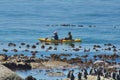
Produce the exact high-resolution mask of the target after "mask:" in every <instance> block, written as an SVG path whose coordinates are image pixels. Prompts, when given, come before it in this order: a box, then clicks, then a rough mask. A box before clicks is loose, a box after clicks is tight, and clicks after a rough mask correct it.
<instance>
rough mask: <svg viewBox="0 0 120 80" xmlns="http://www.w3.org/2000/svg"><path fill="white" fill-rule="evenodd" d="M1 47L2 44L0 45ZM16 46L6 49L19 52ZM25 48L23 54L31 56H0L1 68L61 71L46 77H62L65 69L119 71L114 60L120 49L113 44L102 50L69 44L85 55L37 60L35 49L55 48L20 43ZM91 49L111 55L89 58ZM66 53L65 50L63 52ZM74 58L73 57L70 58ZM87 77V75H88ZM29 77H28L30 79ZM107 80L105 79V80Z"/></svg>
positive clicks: (12, 45)
mask: <svg viewBox="0 0 120 80" xmlns="http://www.w3.org/2000/svg"><path fill="white" fill-rule="evenodd" d="M1 45H3V44H1ZM16 46H17V45H16V44H15V43H9V44H8V48H10V47H14V49H12V50H11V51H13V52H14V53H16V52H19V51H18V50H17V49H15V47H16ZM22 46H23V47H25V46H26V49H25V52H30V53H31V56H26V55H25V54H14V55H10V56H8V55H7V54H0V63H1V64H2V66H3V65H4V66H5V67H7V68H9V69H11V70H13V71H15V70H31V69H54V68H57V69H61V72H48V73H47V75H48V76H63V75H64V73H62V70H66V69H70V68H71V69H76V68H78V69H84V68H86V69H87V68H90V67H92V68H98V67H102V68H103V67H104V69H106V70H107V71H108V73H112V72H114V71H116V70H117V68H119V69H120V63H119V62H116V61H115V60H116V59H120V55H119V54H118V53H119V51H120V49H119V48H117V47H116V46H114V45H113V44H110V43H109V44H104V47H103V48H102V46H101V45H93V47H92V48H84V47H82V46H79V47H78V46H77V47H76V46H75V45H74V44H70V45H69V46H70V47H71V49H72V50H73V51H75V52H78V51H81V52H84V53H85V54H83V55H79V54H70V53H69V54H68V53H60V54H56V53H53V54H49V55H47V56H46V55H43V54H41V56H40V57H39V58H38V57H36V54H38V53H39V52H38V51H36V47H38V46H39V47H41V49H45V47H46V46H47V47H48V48H46V49H47V50H45V51H47V52H48V51H50V50H52V49H54V50H56V51H57V48H56V47H55V48H53V46H51V45H50V44H49V43H45V44H44V45H43V44H41V45H40V43H36V45H32V46H30V45H29V44H26V43H21V46H19V48H22ZM30 47H31V48H32V50H33V51H30V50H29V48H30ZM91 49H92V50H93V51H95V52H98V53H99V52H100V50H101V51H103V52H105V51H108V52H109V51H111V52H112V54H94V55H92V56H90V55H89V54H87V53H89V52H91ZM2 50H3V52H5V53H7V52H8V51H10V50H8V49H2ZM65 51H67V50H65ZM71 56H74V57H71ZM88 76H89V75H88ZM30 77H31V76H29V78H30ZM0 80H1V79H0ZM106 80H107V79H106Z"/></svg>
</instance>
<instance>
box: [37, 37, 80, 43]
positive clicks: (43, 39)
mask: <svg viewBox="0 0 120 80" xmlns="http://www.w3.org/2000/svg"><path fill="white" fill-rule="evenodd" d="M38 40H40V41H41V42H53V43H58V42H81V41H82V40H81V39H74V40H65V39H62V40H53V39H46V38H38Z"/></svg>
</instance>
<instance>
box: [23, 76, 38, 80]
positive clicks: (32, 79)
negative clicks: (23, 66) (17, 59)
mask: <svg viewBox="0 0 120 80" xmlns="http://www.w3.org/2000/svg"><path fill="white" fill-rule="evenodd" d="M25 80H37V79H36V78H34V77H32V76H28V77H26V78H25Z"/></svg>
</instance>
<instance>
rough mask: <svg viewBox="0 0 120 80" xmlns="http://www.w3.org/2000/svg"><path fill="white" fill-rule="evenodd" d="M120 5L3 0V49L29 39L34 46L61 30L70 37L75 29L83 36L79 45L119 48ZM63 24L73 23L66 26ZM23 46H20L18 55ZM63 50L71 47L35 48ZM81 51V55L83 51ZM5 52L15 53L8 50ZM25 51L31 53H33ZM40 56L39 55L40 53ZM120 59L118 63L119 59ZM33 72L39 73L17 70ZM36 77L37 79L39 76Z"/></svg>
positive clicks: (114, 1) (94, 0) (99, 0)
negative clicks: (110, 44) (105, 45)
mask: <svg viewBox="0 0 120 80" xmlns="http://www.w3.org/2000/svg"><path fill="white" fill-rule="evenodd" d="M119 4H120V1H119V0H0V44H2V45H0V52H1V53H3V52H2V49H3V48H7V49H11V48H9V47H8V46H7V44H8V43H9V42H13V43H16V44H18V45H19V44H20V43H21V42H26V43H28V44H31V45H32V44H35V43H36V42H39V41H38V38H41V37H49V38H51V36H52V35H53V32H54V31H57V32H58V34H59V38H64V37H65V36H67V33H68V32H69V31H70V32H72V35H73V38H74V39H76V38H80V39H82V43H78V44H76V45H77V46H84V47H87V48H90V47H91V46H93V45H94V44H99V45H104V44H105V43H112V44H114V45H116V46H117V48H118V49H119V48H120V5H119ZM63 24H70V25H71V26H63ZM80 25H83V27H80ZM57 47H58V46H57ZM17 48H18V47H17ZM12 49H13V48H12ZM18 49H19V48H18ZM23 49H24V48H22V49H20V51H19V52H18V54H19V53H21V51H22V50H23ZM62 49H68V50H69V49H70V47H69V46H68V45H59V47H58V50H57V51H54V50H53V51H50V52H46V51H45V50H42V49H40V47H38V48H37V49H36V50H38V51H39V52H40V53H43V54H46V55H48V54H51V53H54V52H55V53H61V52H65V51H63V50H62ZM31 50H32V49H31ZM71 52H72V53H73V54H74V53H77V52H74V51H71V50H70V51H67V52H66V53H71ZM80 53H81V54H82V51H81V52H80ZM107 53H109V54H111V53H112V52H107ZM6 54H8V55H13V54H16V53H13V52H8V53H6ZM24 54H25V55H28V56H31V54H30V53H24ZM100 54H101V53H100ZM118 54H119V52H118ZM38 57H40V55H39V54H38ZM117 61H118V62H119V61H120V59H117ZM30 72H35V74H36V70H32V71H28V72H26V71H23V72H17V73H18V74H20V75H21V76H24V77H26V76H27V75H31V73H30ZM25 74H26V75H25ZM40 75H43V74H40ZM34 76H35V75H34ZM35 77H37V78H38V77H39V75H36V76H35ZM39 78H40V77H39ZM39 78H38V79H39ZM48 78H49V77H48ZM54 79H55V80H56V78H52V80H54Z"/></svg>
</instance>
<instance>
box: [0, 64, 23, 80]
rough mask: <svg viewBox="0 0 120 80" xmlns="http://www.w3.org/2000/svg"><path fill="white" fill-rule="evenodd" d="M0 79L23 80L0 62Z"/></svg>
mask: <svg viewBox="0 0 120 80" xmlns="http://www.w3.org/2000/svg"><path fill="white" fill-rule="evenodd" d="M0 80H23V79H22V78H21V77H20V76H18V75H17V74H15V73H14V72H13V71H11V70H10V69H8V68H7V67H5V66H3V65H1V64H0Z"/></svg>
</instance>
